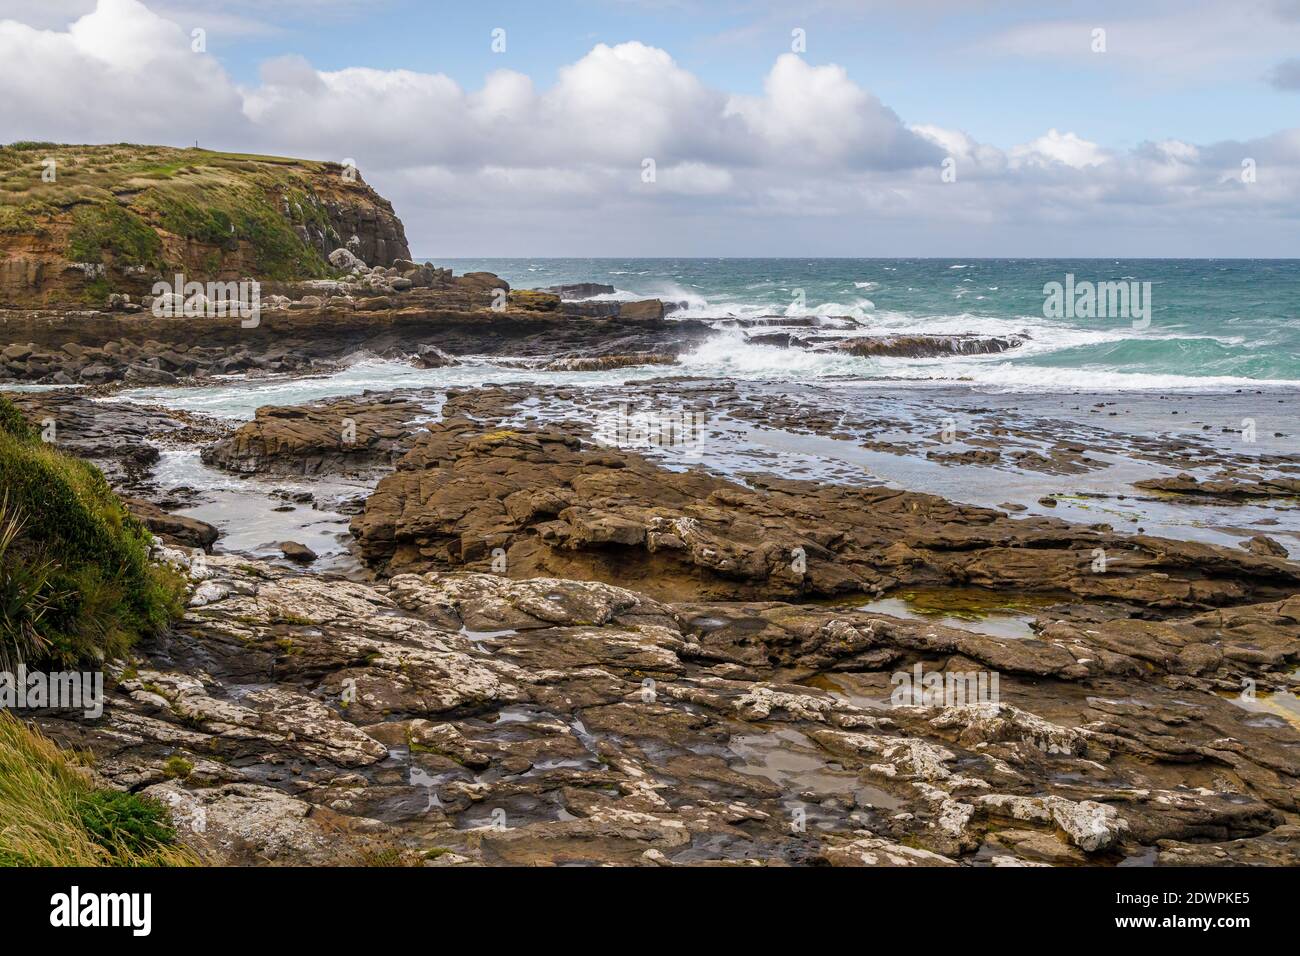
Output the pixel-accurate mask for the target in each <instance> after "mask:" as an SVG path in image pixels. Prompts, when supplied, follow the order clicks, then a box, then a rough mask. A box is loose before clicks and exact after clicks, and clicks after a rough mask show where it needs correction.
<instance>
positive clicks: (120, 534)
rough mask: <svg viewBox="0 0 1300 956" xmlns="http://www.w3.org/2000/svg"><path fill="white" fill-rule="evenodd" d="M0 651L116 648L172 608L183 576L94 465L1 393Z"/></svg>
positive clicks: (98, 653)
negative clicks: (33, 424)
mask: <svg viewBox="0 0 1300 956" xmlns="http://www.w3.org/2000/svg"><path fill="white" fill-rule="evenodd" d="M0 529H2V530H3V534H2V535H0V540H3V541H4V547H3V549H2V550H0V602H2V604H3V607H2V610H3V615H4V616H3V617H2V618H0V659H8V660H10V661H28V662H35V663H41V664H45V663H52V664H59V665H68V666H70V665H73V664H76V663H78V662H81V661H90V660H100V659H103V658H113V657H120V656H121V655H122V654H123V653H125V652H126V650H127V649H128V648H129V647H130V646H131V644H132V643H133V642H134V641H135V640H136V639H137V638H138V637H139V636H141V635H143V634H147V633H153V632H156V631H157V630H159V629H161V628H162V627H164V626H166V624H167V623H168V622H169V621H170V620H171V618H172V617H173V616H175V615H177V614H179V613H180V608H181V596H182V594H183V593H184V586H183V581H182V579H181V577H180V575H179V574H177V573H176V572H174V571H172V570H170V569H169V568H166V567H163V566H160V565H154V564H151V563H150V562H149V546H150V543H151V535H150V534H149V532H148V531H147V530H146V529H145V527H144V526H143V525H142V524H140V522H139V521H137V520H136V519H135V518H134V517H132V516H131V515H130V514H129V513H128V512H127V510H126V508H125V507H124V506H123V505H122V503H121V501H119V500H118V498H117V496H116V495H114V494H113V492H112V490H111V489H110V488H109V486H108V482H107V481H105V479H104V476H103V474H102V473H101V472H100V471H99V469H98V468H96V467H95V466H93V465H91V464H90V463H89V462H86V461H83V460H81V459H79V458H74V457H72V456H70V455H65V454H63V453H62V452H60V451H58V450H57V449H55V448H53V447H51V446H50V445H48V444H47V443H45V442H42V441H40V440H39V439H38V438H36V437H35V436H34V435H33V434H32V432H31V429H30V428H28V427H27V426H26V424H25V423H24V422H22V421H21V413H19V412H18V410H17V409H16V408H14V406H13V405H12V403H11V402H9V401H8V400H7V399H5V398H3V397H0Z"/></svg>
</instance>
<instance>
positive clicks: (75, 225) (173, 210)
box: [0, 143, 410, 308]
mask: <svg viewBox="0 0 1300 956" xmlns="http://www.w3.org/2000/svg"><path fill="white" fill-rule="evenodd" d="M339 247H346V248H348V249H349V250H351V251H352V252H353V253H354V254H355V255H356V256H358V257H359V258H360V259H362V260H364V261H365V262H366V263H368V264H370V265H372V266H373V265H383V266H389V265H392V264H393V262H395V261H396V260H399V259H409V258H410V250H409V248H408V247H407V244H406V235H405V231H404V230H403V228H402V223H401V220H399V219H398V218H397V216H396V214H395V213H394V212H393V207H392V204H391V203H389V202H388V201H387V200H386V199H384V198H383V197H382V196H380V195H379V194H378V193H376V192H375V191H374V190H373V189H371V188H370V187H369V186H368V185H366V183H365V182H364V181H363V180H362V178H361V176H360V174H359V173H358V172H357V171H356V170H355V169H351V168H345V167H343V166H340V165H339V164H337V163H325V162H312V161H308V160H298V159H284V158H280V157H274V156H253V155H244V154H238V153H220V152H212V151H210V150H203V149H173V148H169V147H161V146H134V145H129V144H118V145H112V146H59V145H54V144H49V143H14V144H11V145H9V146H5V147H0V306H9V307H19V308H21V307H32V306H54V305H65V306H66V305H72V304H80V305H86V304H90V305H102V304H103V303H104V301H105V299H106V298H107V296H108V295H109V294H110V293H114V292H122V293H126V294H128V295H131V296H133V297H135V296H142V295H145V294H147V293H148V292H149V291H150V289H151V288H152V285H153V283H154V282H155V281H157V280H159V279H168V280H170V279H171V278H172V276H173V275H174V274H175V273H177V272H182V273H184V274H185V278H186V280H187V281H199V282H207V281H211V280H220V281H229V280H235V279H240V278H258V279H299V278H311V277H324V276H328V275H330V274H331V273H332V270H331V268H330V266H329V264H328V261H327V259H326V257H327V256H328V255H329V253H330V252H332V251H333V250H335V249H337V248H339Z"/></svg>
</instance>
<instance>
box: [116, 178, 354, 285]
mask: <svg viewBox="0 0 1300 956" xmlns="http://www.w3.org/2000/svg"><path fill="white" fill-rule="evenodd" d="M267 187H268V188H274V186H273V185H272V184H271V183H268V184H267ZM282 195H283V198H284V202H285V204H286V206H287V212H286V213H285V214H282V213H281V211H280V210H279V209H277V208H276V206H275V204H274V203H273V202H272V201H271V200H270V199H268V198H267V196H266V195H265V194H263V193H262V192H261V191H260V190H259V189H258V188H255V187H250V186H247V185H244V184H235V183H223V184H222V185H221V188H216V187H215V186H214V185H213V184H212V183H206V184H198V183H195V184H185V185H177V186H175V187H173V188H169V189H154V190H151V191H150V192H149V193H148V194H147V195H145V196H144V197H142V198H141V199H140V204H141V206H142V208H146V209H148V210H149V211H150V212H152V213H153V214H154V215H155V216H156V217H157V222H158V224H159V225H160V226H161V227H162V228H163V229H165V230H167V231H168V232H171V233H174V234H176V235H178V236H184V237H185V238H187V239H192V240H194V241H196V242H203V243H207V244H209V245H214V246H217V247H218V248H220V249H222V250H224V251H226V252H233V251H234V250H236V249H238V248H239V246H240V243H241V242H242V243H246V244H247V245H248V246H249V247H251V252H252V255H253V257H254V259H255V260H256V263H255V264H256V271H257V273H258V274H259V275H262V276H265V277H266V278H269V279H296V278H304V277H317V278H319V277H321V276H324V275H326V274H327V273H328V266H327V265H326V263H325V260H324V259H323V258H322V257H321V254H320V251H319V250H318V249H316V248H315V247H314V246H312V245H310V244H308V243H306V242H304V241H303V239H302V237H301V236H300V235H299V234H298V232H297V231H296V229H295V226H304V227H312V228H314V229H316V230H317V231H318V232H320V233H322V234H333V230H332V229H331V228H330V227H329V219H328V217H327V216H326V214H325V212H324V210H323V209H322V208H321V207H320V206H319V204H317V203H316V202H314V201H312V200H311V199H310V197H308V196H307V194H306V193H305V192H302V191H299V190H288V191H284V192H283V193H282ZM286 216H287V218H286ZM335 238H337V236H336V237H335Z"/></svg>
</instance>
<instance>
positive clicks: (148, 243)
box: [68, 203, 162, 268]
mask: <svg viewBox="0 0 1300 956" xmlns="http://www.w3.org/2000/svg"><path fill="white" fill-rule="evenodd" d="M105 252H111V253H112V254H113V258H114V259H115V260H116V261H118V262H120V263H124V264H126V265H135V266H151V267H155V268H156V267H158V266H160V265H161V264H162V240H161V239H159V238H158V233H156V232H154V230H153V229H152V228H151V227H150V226H149V224H148V223H146V222H145V221H144V220H143V219H141V218H140V217H139V216H137V215H136V214H135V213H133V212H131V210H129V209H125V208H123V207H122V206H119V205H117V204H116V203H94V204H91V205H86V206H81V207H80V208H78V209H77V211H76V212H75V213H73V215H72V230H71V232H69V234H68V259H69V260H71V261H72V262H102V261H103V258H104V253H105Z"/></svg>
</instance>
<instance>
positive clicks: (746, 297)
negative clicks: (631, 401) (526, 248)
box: [433, 259, 1300, 391]
mask: <svg viewBox="0 0 1300 956" xmlns="http://www.w3.org/2000/svg"><path fill="white" fill-rule="evenodd" d="M433 261H434V262H435V263H436V264H437V265H441V266H450V267H451V268H452V269H454V270H455V271H456V272H457V273H462V272H472V271H487V272H494V273H496V274H497V275H500V276H501V277H502V278H504V279H506V280H507V281H508V282H510V283H511V285H512V286H514V287H516V288H533V287H540V286H549V285H557V284H563V283H574V282H598V283H602V284H606V285H612V286H614V287H615V289H616V291H615V292H614V293H613V294H612V295H608V296H602V297H600V298H613V299H639V298H650V297H655V298H662V299H664V300H665V301H671V302H676V303H681V304H683V306H684V308H682V309H680V310H679V311H677V312H674V313H673V315H674V316H675V317H683V318H685V317H699V318H710V319H717V318H725V317H736V318H752V317H756V316H761V315H766V316H772V315H779V316H800V315H805V316H806V315H816V316H825V317H834V316H848V317H851V318H853V319H856V320H857V321H858V322H860V323H861V324H862V327H861V329H860V331H861V333H862V334H873V335H874V334H889V333H926V334H962V333H971V334H978V335H985V336H987V335H1020V336H1025V337H1027V341H1026V342H1025V344H1024V345H1023V346H1022V347H1020V348H1018V349H1016V350H1014V351H1013V352H1011V353H1007V354H1000V355H993V356H976V357H956V356H945V357H942V358H936V359H866V358H855V357H847V356H832V355H823V354H816V353H805V352H802V351H800V350H791V349H781V348H775V347H772V346H762V345H754V344H749V343H746V342H745V341H744V336H743V335H742V333H740V332H739V331H731V332H727V331H726V330H725V329H722V330H720V332H719V335H718V336H717V337H716V338H715V339H713V340H712V341H710V342H708V343H706V344H705V345H703V346H701V347H700V348H698V349H696V350H695V351H694V352H692V353H691V354H689V355H687V356H684V357H683V368H682V369H681V371H682V372H683V373H689V374H715V375H722V376H727V377H733V378H742V379H782V378H794V379H799V380H807V379H835V380H841V381H843V380H845V379H848V380H860V381H861V380H872V379H886V380H892V381H897V382H908V381H912V382H918V383H919V382H965V383H971V384H973V385H983V386H988V387H992V388H1004V389H1008V390H1024V391H1037V390H1056V389H1073V388H1078V389H1088V390H1098V391H1110V390H1114V391H1125V390H1129V389H1197V390H1211V391H1213V390H1220V389H1235V388H1239V387H1244V386H1250V385H1255V386H1263V385H1268V386H1274V385H1280V386H1292V387H1294V386H1300V260H1296V259H1285V260H1283V259H1271V260H1244V259H436V260H433ZM1069 276H1072V277H1073V282H1074V283H1075V284H1079V283H1096V284H1100V283H1107V282H1116V283H1123V284H1124V286H1125V287H1128V288H1137V289H1139V290H1140V289H1142V288H1145V289H1146V290H1147V291H1148V292H1149V296H1150V300H1149V303H1146V302H1145V301H1144V305H1147V304H1149V306H1150V313H1149V316H1148V317H1147V322H1146V323H1145V324H1144V323H1143V322H1142V321H1140V320H1138V319H1135V318H1133V317H1131V316H1130V315H1127V314H1125V315H1106V316H1079V315H1074V316H1071V317H1060V318H1056V317H1049V316H1048V315H1045V311H1050V310H1045V305H1046V304H1047V298H1048V297H1047V295H1045V293H1044V286H1045V285H1047V284H1048V283H1052V282H1057V283H1061V284H1063V285H1064V284H1065V283H1066V282H1067V277H1069ZM1148 283H1149V285H1147V284H1148ZM1135 284H1136V285H1135ZM829 321H830V320H829V319H828V322H829ZM1135 324H1137V325H1142V326H1144V327H1141V328H1135V327H1134V325H1135Z"/></svg>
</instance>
